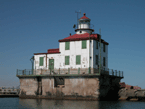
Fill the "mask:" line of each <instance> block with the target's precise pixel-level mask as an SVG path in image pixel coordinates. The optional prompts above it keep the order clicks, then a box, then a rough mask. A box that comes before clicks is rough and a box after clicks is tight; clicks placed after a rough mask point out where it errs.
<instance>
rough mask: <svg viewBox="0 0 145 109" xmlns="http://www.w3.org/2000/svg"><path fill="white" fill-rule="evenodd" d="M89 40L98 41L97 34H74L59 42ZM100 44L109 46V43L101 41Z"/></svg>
mask: <svg viewBox="0 0 145 109" xmlns="http://www.w3.org/2000/svg"><path fill="white" fill-rule="evenodd" d="M89 39H94V40H98V41H99V34H91V35H89V33H84V34H74V35H72V36H69V37H66V38H64V39H62V40H59V42H67V41H79V40H89ZM101 42H102V43H105V44H107V45H109V43H107V42H105V41H104V40H102V39H101Z"/></svg>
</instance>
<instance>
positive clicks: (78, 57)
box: [76, 55, 81, 65]
mask: <svg viewBox="0 0 145 109" xmlns="http://www.w3.org/2000/svg"><path fill="white" fill-rule="evenodd" d="M80 64H81V55H77V56H76V65H80Z"/></svg>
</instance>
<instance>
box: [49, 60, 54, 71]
mask: <svg viewBox="0 0 145 109" xmlns="http://www.w3.org/2000/svg"><path fill="white" fill-rule="evenodd" d="M49 70H50V72H51V71H53V70H54V59H49Z"/></svg>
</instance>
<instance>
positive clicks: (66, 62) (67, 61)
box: [65, 56, 69, 65]
mask: <svg viewBox="0 0 145 109" xmlns="http://www.w3.org/2000/svg"><path fill="white" fill-rule="evenodd" d="M65 65H69V56H65Z"/></svg>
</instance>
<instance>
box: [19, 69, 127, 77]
mask: <svg viewBox="0 0 145 109" xmlns="http://www.w3.org/2000/svg"><path fill="white" fill-rule="evenodd" d="M64 74H66V75H67V74H69V75H71V74H72V75H73V74H78V75H88V74H91V75H93V74H96V75H99V69H89V68H86V69H84V68H78V69H69V68H68V69H54V70H50V69H37V70H35V69H34V70H33V73H32V69H24V70H20V69H17V73H16V75H17V76H19V75H20V76H23V75H64ZM100 75H112V76H118V77H124V76H123V71H117V70H113V69H107V70H104V69H101V73H100Z"/></svg>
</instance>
